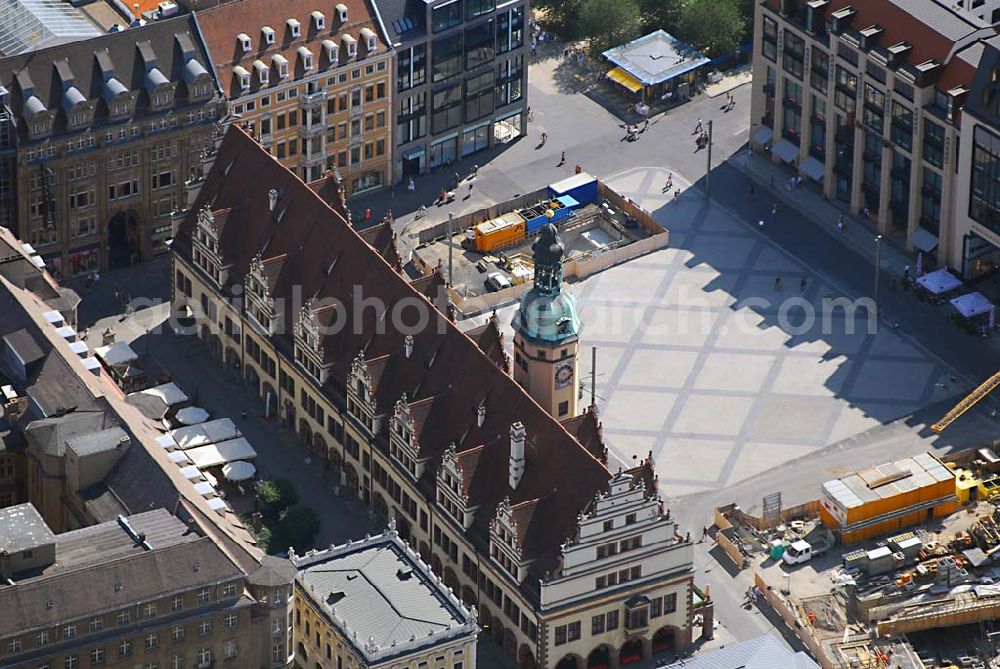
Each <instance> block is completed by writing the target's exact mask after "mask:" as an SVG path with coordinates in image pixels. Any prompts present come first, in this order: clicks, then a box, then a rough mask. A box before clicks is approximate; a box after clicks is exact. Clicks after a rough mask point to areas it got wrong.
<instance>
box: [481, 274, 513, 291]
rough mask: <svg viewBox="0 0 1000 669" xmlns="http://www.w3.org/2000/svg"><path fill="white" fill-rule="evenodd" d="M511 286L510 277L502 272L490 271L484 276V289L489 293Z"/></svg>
mask: <svg viewBox="0 0 1000 669" xmlns="http://www.w3.org/2000/svg"><path fill="white" fill-rule="evenodd" d="M510 287H511V283H510V279H508V278H507V276H506V275H505V274H504V273H503V272H491V273H490V274H489V275H488V276H487V277H486V289H487V290H488V291H490V292H491V293H495V292H497V291H500V290H505V289H507V288H510Z"/></svg>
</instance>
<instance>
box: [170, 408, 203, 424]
mask: <svg viewBox="0 0 1000 669" xmlns="http://www.w3.org/2000/svg"><path fill="white" fill-rule="evenodd" d="M174 419H175V420H176V421H177V422H178V423H181V424H183V425H197V424H198V423H204V422H205V421H206V420H208V412H207V411H205V410H204V409H202V408H201V407H184V408H183V409H181V410H180V411H178V412H177V414H176V415H175V416H174Z"/></svg>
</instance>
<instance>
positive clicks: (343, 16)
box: [336, 3, 347, 24]
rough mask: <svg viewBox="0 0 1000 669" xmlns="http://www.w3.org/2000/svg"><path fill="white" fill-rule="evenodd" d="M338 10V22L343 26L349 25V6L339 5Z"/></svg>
mask: <svg viewBox="0 0 1000 669" xmlns="http://www.w3.org/2000/svg"><path fill="white" fill-rule="evenodd" d="M336 9H337V20H339V21H340V22H341V24H344V23H347V5H345V4H342V3H338V4H337V7H336Z"/></svg>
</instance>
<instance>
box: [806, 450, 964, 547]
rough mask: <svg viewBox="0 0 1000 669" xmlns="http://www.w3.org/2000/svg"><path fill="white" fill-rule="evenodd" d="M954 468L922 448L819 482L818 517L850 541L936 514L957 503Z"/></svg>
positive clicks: (912, 523) (946, 511) (941, 513)
mask: <svg viewBox="0 0 1000 669" xmlns="http://www.w3.org/2000/svg"><path fill="white" fill-rule="evenodd" d="M955 486H956V483H955V473H954V472H952V471H951V470H949V469H947V468H946V467H945V466H944V465H943V464H942V463H941V461H940V460H938V459H937V458H936V457H934V456H933V455H931V454H929V453H926V454H923V455H918V456H915V457H912V458H904V459H902V460H898V461H896V462H890V463H886V464H882V465H879V466H877V467H871V468H869V469H865V470H862V471H860V472H858V473H856V474H851V475H849V476H845V477H843V478H840V479H835V480H833V481H827V482H826V483H824V484H823V499H822V500H821V501H820V517H821V518H822V520H823V523H824V524H826V525H827V526H828V527H831V528H834V529H837V530H838V531H839V533H840V537H841V541H843V542H844V543H851V542H854V541H862V540H866V539H871V538H873V537H876V536H879V535H881V534H885V533H887V532H894V531H896V530H899V529H902V528H904V527H908V526H910V525H915V524H918V523H922V522H925V521H927V520H930V519H933V518H941V517H943V516H946V515H949V514H951V513H954V512H955V509H956V508H957V506H958V500H957V496H956V487H955Z"/></svg>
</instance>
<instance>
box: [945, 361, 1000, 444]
mask: <svg viewBox="0 0 1000 669" xmlns="http://www.w3.org/2000/svg"><path fill="white" fill-rule="evenodd" d="M997 386H1000V372H997V373H996V374H994V375H993V376H991V377H990V378H988V379H986V380H985V381H983V383H982V385H980V386H979V387H978V388H976V389H975V390H973V391H972V392H971V393H969V394H968V395H967V396H966V397H965V399H963V400H962V401H961V402H959V403H958V404H956V405H955V406H954V407H952V409H951V411H949V412H948V413H946V414H945V415H944V416H943V417H942V418H941V420H939V421H938V422H936V423H935V424H934V425H931V431H932V432H941V431H942V430H944V429H945V428H946V427H948V426H949V425H951V424H952V423H954V422H955V421H956V420H958V417H959V416H961V415H962V414H963V413H965V412H966V411H968V410H969V409H971V408H972V407H974V406H976V404H977V403H979V401H980V400H981V399H983V398H984V397H986V396H987V395H989V394H990V392H992V391H993V389H994V388H996V387H997Z"/></svg>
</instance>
